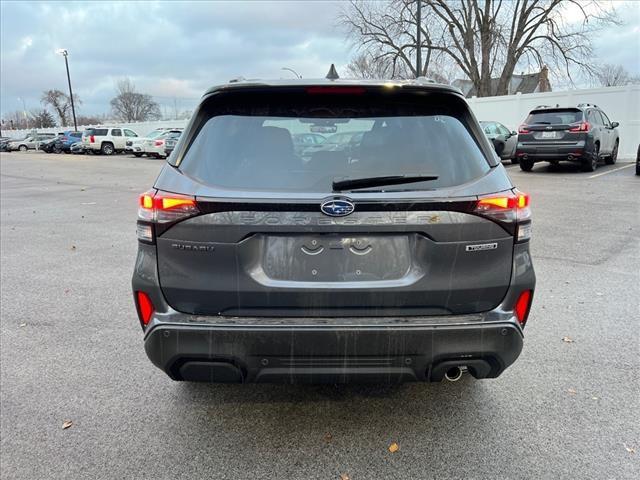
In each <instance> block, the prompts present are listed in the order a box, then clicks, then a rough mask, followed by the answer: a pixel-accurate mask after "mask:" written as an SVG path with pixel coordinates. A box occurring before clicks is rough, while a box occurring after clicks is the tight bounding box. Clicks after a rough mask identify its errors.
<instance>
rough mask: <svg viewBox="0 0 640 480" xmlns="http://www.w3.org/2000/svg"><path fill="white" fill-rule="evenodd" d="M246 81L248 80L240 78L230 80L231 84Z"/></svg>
mask: <svg viewBox="0 0 640 480" xmlns="http://www.w3.org/2000/svg"><path fill="white" fill-rule="evenodd" d="M245 80H246V78H244V77H242V76H240V77H236V78H232V79H231V80H229V83H238V82H244V81H245Z"/></svg>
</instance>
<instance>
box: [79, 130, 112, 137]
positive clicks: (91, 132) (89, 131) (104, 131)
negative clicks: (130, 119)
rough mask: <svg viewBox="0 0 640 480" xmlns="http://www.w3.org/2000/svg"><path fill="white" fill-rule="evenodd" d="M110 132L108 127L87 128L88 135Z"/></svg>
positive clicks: (102, 134) (101, 134) (103, 134)
mask: <svg viewBox="0 0 640 480" xmlns="http://www.w3.org/2000/svg"><path fill="white" fill-rule="evenodd" d="M107 133H109V129H108V128H88V129H87V130H85V134H86V135H95V136H102V137H104V136H106V135H107Z"/></svg>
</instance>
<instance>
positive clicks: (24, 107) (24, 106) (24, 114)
mask: <svg viewBox="0 0 640 480" xmlns="http://www.w3.org/2000/svg"><path fill="white" fill-rule="evenodd" d="M18 100H19V101H20V102H22V115H23V116H24V121H25V123H26V125H27V126H26V130H29V117H28V116H27V103H26V102H25V101H24V98H22V97H18Z"/></svg>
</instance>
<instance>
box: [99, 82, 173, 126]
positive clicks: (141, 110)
mask: <svg viewBox="0 0 640 480" xmlns="http://www.w3.org/2000/svg"><path fill="white" fill-rule="evenodd" d="M116 92H117V95H116V96H115V97H114V98H112V99H111V109H112V110H113V114H114V116H115V117H117V118H118V119H120V120H123V121H125V122H144V121H146V120H155V119H158V118H161V117H162V114H161V113H160V106H159V105H158V103H157V102H155V101H154V100H153V98H152V97H151V95H147V94H144V93H138V92H137V91H136V87H135V85H134V84H133V82H132V81H131V80H130V79H129V78H124V79H122V80H120V81H119V82H118V84H117V86H116Z"/></svg>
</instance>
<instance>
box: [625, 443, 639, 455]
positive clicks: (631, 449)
mask: <svg viewBox="0 0 640 480" xmlns="http://www.w3.org/2000/svg"><path fill="white" fill-rule="evenodd" d="M623 445H624V448H625V449H626V450H627V452H629V453H636V447H633V446H632V447H627V444H626V443H623Z"/></svg>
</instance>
